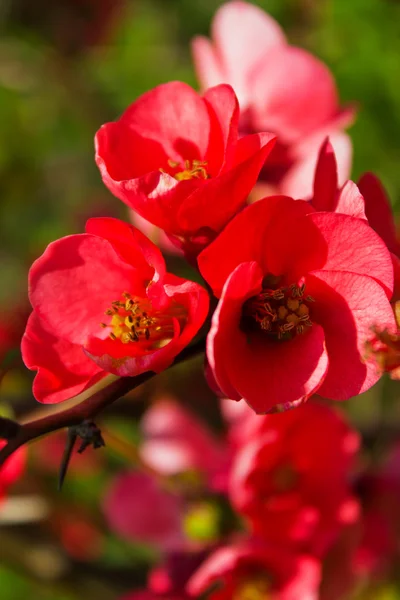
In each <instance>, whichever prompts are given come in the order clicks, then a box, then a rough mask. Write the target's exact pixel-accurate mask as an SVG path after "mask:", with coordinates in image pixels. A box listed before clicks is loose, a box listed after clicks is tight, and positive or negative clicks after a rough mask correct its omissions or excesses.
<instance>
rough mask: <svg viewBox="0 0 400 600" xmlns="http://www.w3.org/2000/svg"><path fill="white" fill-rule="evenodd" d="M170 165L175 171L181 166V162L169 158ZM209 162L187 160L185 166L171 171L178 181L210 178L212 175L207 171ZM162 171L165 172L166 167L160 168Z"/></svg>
mask: <svg viewBox="0 0 400 600" xmlns="http://www.w3.org/2000/svg"><path fill="white" fill-rule="evenodd" d="M168 166H169V167H170V168H171V169H172V170H173V171H175V169H179V168H180V167H181V163H179V162H176V161H174V160H168ZM206 167H207V162H206V161H201V160H196V159H194V160H185V161H184V168H183V169H181V170H178V171H176V172H175V173H170V175H172V177H175V179H177V180H178V181H187V180H189V179H209V177H210V175H209V174H208V173H207V169H206ZM160 171H161V172H162V173H165V169H160Z"/></svg>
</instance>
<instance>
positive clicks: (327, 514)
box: [230, 402, 358, 555]
mask: <svg viewBox="0 0 400 600" xmlns="http://www.w3.org/2000/svg"><path fill="white" fill-rule="evenodd" d="M245 433H246V438H245V439H244V440H243V442H242V444H241V446H240V447H239V449H238V452H237V455H236V458H235V460H234V464H233V467H232V476H231V486H230V497H231V501H232V504H233V505H234V507H235V508H236V510H238V511H239V512H240V513H241V514H243V515H245V516H246V517H247V518H248V519H249V522H250V524H251V527H252V531H253V533H254V534H256V535H259V536H262V537H263V538H264V539H266V540H268V541H269V542H271V543H272V544H282V545H285V547H289V548H292V549H294V550H296V551H301V552H310V553H312V554H316V555H323V554H324V553H325V552H326V551H327V550H328V549H329V547H330V546H331V545H332V543H333V542H334V541H335V539H336V536H337V534H338V533H339V532H340V529H341V526H342V525H343V524H345V523H346V524H347V523H348V522H351V521H353V520H354V519H355V518H356V517H357V516H358V509H357V504H356V503H355V501H354V500H353V498H352V497H351V494H350V486H349V483H348V478H349V474H350V469H351V467H352V462H353V459H354V455H355V453H356V452H357V450H358V435H357V433H356V432H355V431H353V430H352V429H350V427H349V426H348V425H347V424H346V422H345V421H344V420H343V419H342V418H341V417H340V415H339V414H338V413H337V412H335V411H334V410H332V409H331V408H330V407H328V406H324V405H322V404H318V403H314V402H310V403H308V404H306V405H304V406H302V407H300V408H298V409H296V410H293V411H289V412H285V413H283V414H279V415H269V416H266V417H263V418H261V417H257V416H255V415H253V418H252V419H251V420H250V421H249V420H247V423H246V429H245Z"/></svg>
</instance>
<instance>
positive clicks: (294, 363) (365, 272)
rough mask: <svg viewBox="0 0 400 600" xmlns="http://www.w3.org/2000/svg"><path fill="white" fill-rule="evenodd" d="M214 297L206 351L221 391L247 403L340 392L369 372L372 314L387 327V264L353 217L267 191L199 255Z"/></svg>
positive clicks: (371, 377) (265, 407)
mask: <svg viewBox="0 0 400 600" xmlns="http://www.w3.org/2000/svg"><path fill="white" fill-rule="evenodd" d="M198 263H199V267H200V271H201V273H202V275H203V276H204V278H205V279H206V281H207V282H208V283H209V284H210V285H211V287H212V288H213V290H214V293H215V294H216V295H217V296H220V297H221V299H220V302H219V305H218V307H217V310H216V311H215V313H214V315H213V320H212V327H211V330H210V333H209V336H208V341H207V356H208V361H209V363H210V367H211V369H212V372H213V375H214V377H215V380H216V383H217V384H218V386H219V388H220V390H221V391H222V393H223V394H224V395H225V396H227V397H229V398H231V399H234V400H239V399H240V398H242V397H243V398H245V399H246V401H247V402H248V403H249V404H250V405H251V406H252V407H253V409H254V410H255V411H256V412H259V413H264V412H268V411H270V410H271V409H273V408H274V407H276V406H277V405H283V406H284V407H288V406H290V405H292V406H293V405H296V404H298V403H301V402H303V401H305V400H306V399H307V398H308V397H309V396H310V395H311V394H313V393H315V392H316V391H317V390H318V393H320V394H321V395H322V396H325V397H326V398H330V399H334V400H346V399H348V398H350V397H351V396H354V395H356V394H359V393H361V392H363V391H365V390H367V389H368V388H369V387H371V386H372V385H373V384H374V383H375V382H376V381H377V379H378V378H379V372H378V370H377V369H376V366H375V361H373V360H372V361H366V362H364V361H363V360H362V359H363V355H364V354H365V351H364V344H365V341H366V339H367V338H368V337H370V335H371V332H370V328H371V326H372V325H373V324H374V323H381V324H382V326H383V327H388V328H389V329H393V327H394V325H395V323H394V316H393V311H392V309H391V306H390V303H389V300H388V297H390V295H391V292H392V286H393V267H392V261H391V257H390V253H389V252H388V250H387V248H386V246H385V244H384V243H383V242H382V240H381V239H380V237H379V236H378V235H377V234H376V233H375V232H374V231H373V230H372V229H371V228H370V227H369V226H368V224H367V223H366V222H365V221H364V220H362V219H359V218H354V217H350V216H347V215H342V214H335V213H315V212H314V211H313V208H312V207H311V206H310V205H309V204H308V203H307V202H304V201H300V200H297V201H294V200H292V199H291V198H287V197H280V196H275V197H270V198H265V199H264V200H260V201H259V202H257V203H255V204H253V205H251V206H249V207H247V208H246V209H245V210H243V211H242V212H241V213H240V214H239V215H237V216H236V218H235V219H234V220H233V221H232V222H231V223H229V224H228V225H227V227H226V228H225V229H224V231H223V232H222V233H221V234H220V235H219V237H218V238H217V239H216V240H215V241H214V242H213V243H212V244H211V245H210V246H209V247H208V248H206V249H205V250H204V251H203V252H202V253H201V254H200V256H199V260H198Z"/></svg>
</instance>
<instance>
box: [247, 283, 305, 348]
mask: <svg viewBox="0 0 400 600" xmlns="http://www.w3.org/2000/svg"><path fill="white" fill-rule="evenodd" d="M304 292H305V284H304V283H302V284H301V285H297V284H292V285H290V286H288V287H277V288H276V289H269V288H265V287H264V288H263V290H262V291H261V292H260V293H259V294H258V295H257V296H253V297H252V298H249V300H247V301H246V302H245V303H244V305H243V309H242V321H241V325H242V329H244V330H245V331H247V332H248V331H257V330H259V331H262V332H263V333H266V334H267V335H268V336H269V337H271V338H273V339H278V340H290V339H292V338H293V337H294V336H296V335H301V334H303V333H304V332H305V331H307V329H308V328H310V327H312V321H311V319H310V307H309V303H312V302H314V298H312V297H311V296H306V297H304Z"/></svg>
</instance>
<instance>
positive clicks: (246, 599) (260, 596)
mask: <svg viewBox="0 0 400 600" xmlns="http://www.w3.org/2000/svg"><path fill="white" fill-rule="evenodd" d="M269 589H270V583H269V581H268V579H267V578H266V577H265V575H258V576H256V577H253V578H252V579H246V580H244V581H243V582H242V583H240V584H239V586H238V587H237V588H236V590H235V593H234V595H233V600H268V595H267V594H268V591H269Z"/></svg>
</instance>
